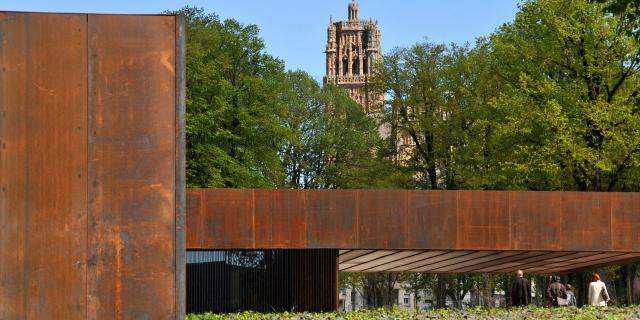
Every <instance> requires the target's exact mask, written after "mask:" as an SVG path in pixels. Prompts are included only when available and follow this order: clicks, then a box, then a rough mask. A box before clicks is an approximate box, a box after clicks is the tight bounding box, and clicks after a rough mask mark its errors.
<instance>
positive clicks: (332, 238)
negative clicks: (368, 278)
mask: <svg viewBox="0 0 640 320" xmlns="http://www.w3.org/2000/svg"><path fill="white" fill-rule="evenodd" d="M187 194H188V199H189V203H188V208H189V211H188V215H187V225H188V226H187V231H188V232H187V233H188V243H187V247H188V248H192V249H222V248H238V249H253V248H264V249H268V248H297V249H303V248H336V249H342V250H350V251H344V252H342V253H341V255H340V269H341V270H345V271H366V272H374V271H429V272H505V271H513V270H516V269H518V268H527V270H529V271H537V272H554V271H563V272H564V271H567V270H568V268H570V267H571V264H570V263H565V262H561V261H563V260H559V259H562V258H563V257H568V258H569V260H570V261H574V262H575V265H576V266H579V267H584V266H588V265H589V263H592V264H595V263H596V262H598V261H601V262H602V261H604V262H605V263H609V264H614V263H618V262H620V261H623V258H624V261H629V259H630V260H631V261H633V260H634V259H635V260H638V257H640V250H639V249H640V248H639V245H638V243H639V241H638V240H640V236H639V235H638V233H637V232H634V230H640V218H639V215H637V214H636V213H637V212H638V209H639V208H640V193H580V192H524V191H490V192H487V191H416V190H277V189H276V190H258V189H256V190H253V189H243V190H238V189H189V190H187ZM192 212H193V213H192ZM420 257H424V258H422V259H421V258H420ZM583 257H584V259H582V258H583ZM616 257H620V258H616ZM396 258H397V259H396ZM572 259H577V260H572ZM545 266H548V267H546V268H545Z"/></svg>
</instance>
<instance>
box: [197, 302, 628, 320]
mask: <svg viewBox="0 0 640 320" xmlns="http://www.w3.org/2000/svg"><path fill="white" fill-rule="evenodd" d="M281 319H293V320H306V319H336V320H338V319H339V320H374V319H375V320H377V319H380V320H390V319H398V320H404V319H407V320H423V319H424V320H428V319H478V320H480V319H547V320H551V319H567V320H569V319H571V320H573V319H577V320H591V319H640V305H639V306H631V307H599V308H598V307H589V308H575V307H564V308H542V307H527V308H509V309H504V308H502V309H501V308H472V309H466V310H456V309H437V310H433V311H419V312H415V311H411V310H383V309H378V310H361V311H349V312H327V313H308V312H305V313H289V312H282V313H257V312H241V313H227V314H212V313H206V314H200V315H194V314H191V315H188V316H187V320H281Z"/></svg>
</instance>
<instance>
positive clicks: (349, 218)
mask: <svg viewBox="0 0 640 320" xmlns="http://www.w3.org/2000/svg"><path fill="white" fill-rule="evenodd" d="M305 195H306V204H307V226H306V227H307V239H306V240H307V246H308V247H309V248H357V247H358V217H357V215H354V214H353V212H356V211H357V210H358V209H357V205H358V199H357V196H358V192H357V191H355V190H342V191H341V192H335V191H333V190H314V191H308V192H306V194H305Z"/></svg>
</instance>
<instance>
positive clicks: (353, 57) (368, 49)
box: [324, 0, 383, 113]
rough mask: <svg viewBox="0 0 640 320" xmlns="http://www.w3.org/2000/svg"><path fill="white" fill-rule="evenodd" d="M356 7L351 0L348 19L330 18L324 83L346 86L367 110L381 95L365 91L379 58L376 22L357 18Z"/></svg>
mask: <svg viewBox="0 0 640 320" xmlns="http://www.w3.org/2000/svg"><path fill="white" fill-rule="evenodd" d="M358 11H359V7H358V3H356V1H355V0H352V1H351V3H350V4H349V7H348V17H349V20H348V21H338V22H333V21H330V24H329V28H328V29H327V49H326V51H325V53H326V55H327V69H326V75H325V77H324V83H334V84H336V85H337V86H338V87H340V88H343V89H345V90H347V92H348V93H349V95H350V96H351V98H353V100H355V101H356V102H358V103H359V104H360V105H362V107H363V108H364V109H365V111H366V112H367V113H371V112H376V111H378V110H379V108H381V107H382V99H383V97H382V96H381V95H377V96H374V95H373V94H371V93H369V92H367V90H366V84H367V81H368V80H369V79H370V77H371V75H372V68H373V65H374V64H375V62H376V61H377V60H378V59H380V58H381V54H382V51H381V49H380V29H379V28H378V22H377V21H375V22H373V21H372V20H371V19H369V21H363V20H360V18H359V12H358Z"/></svg>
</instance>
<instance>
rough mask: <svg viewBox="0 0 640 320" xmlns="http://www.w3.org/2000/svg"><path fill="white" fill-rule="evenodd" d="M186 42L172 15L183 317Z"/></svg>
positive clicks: (177, 304)
mask: <svg viewBox="0 0 640 320" xmlns="http://www.w3.org/2000/svg"><path fill="white" fill-rule="evenodd" d="M185 41H186V25H185V21H184V18H182V16H180V15H175V16H174V65H175V67H174V70H175V74H174V81H175V92H174V99H175V100H174V108H175V113H174V117H175V119H174V126H175V128H174V134H175V136H176V137H175V139H174V152H175V157H174V178H175V180H174V197H175V199H174V201H175V203H174V248H173V250H174V263H175V267H174V275H175V276H174V286H175V287H174V289H175V290H174V293H175V297H174V312H175V313H176V318H177V319H180V320H182V319H183V318H184V316H185V308H186V189H185V187H186V173H185V170H186V168H185V161H186V160H185V158H186V154H185V153H186V141H185V139H186V136H185V135H186V133H185V130H186V129H185V121H186V120H185V117H186V115H185V113H186V106H185V95H186V92H185V90H186V88H185V76H186V75H185V72H186V70H185V68H186V65H185V60H184V59H185V54H186V52H185Z"/></svg>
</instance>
